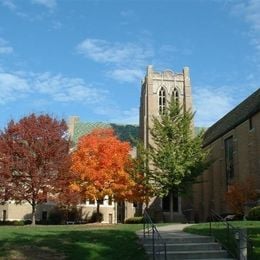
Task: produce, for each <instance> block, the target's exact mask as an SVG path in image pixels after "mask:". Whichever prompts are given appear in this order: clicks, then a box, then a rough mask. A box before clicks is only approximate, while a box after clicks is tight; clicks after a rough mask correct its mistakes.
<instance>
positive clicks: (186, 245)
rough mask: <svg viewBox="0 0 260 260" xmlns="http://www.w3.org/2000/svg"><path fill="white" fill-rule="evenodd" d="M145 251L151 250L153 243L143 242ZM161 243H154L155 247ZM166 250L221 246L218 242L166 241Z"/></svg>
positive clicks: (195, 249) (202, 248)
mask: <svg viewBox="0 0 260 260" xmlns="http://www.w3.org/2000/svg"><path fill="white" fill-rule="evenodd" d="M143 245H144V247H145V249H147V251H152V247H153V245H152V244H151V243H144V244H143ZM163 246H164V245H163V244H156V247H163ZM166 248H167V251H189V250H194V251H201V250H220V249H221V246H220V245H219V244H218V243H214V242H212V243H184V244H175V243H167V244H166Z"/></svg>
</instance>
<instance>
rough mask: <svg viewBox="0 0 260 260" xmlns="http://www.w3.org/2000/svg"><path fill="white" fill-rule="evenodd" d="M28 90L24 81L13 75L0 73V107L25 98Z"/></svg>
mask: <svg viewBox="0 0 260 260" xmlns="http://www.w3.org/2000/svg"><path fill="white" fill-rule="evenodd" d="M30 90H31V89H30V85H29V84H28V82H27V81H26V80H25V79H23V78H21V77H20V76H18V75H15V74H11V73H4V72H0V105H4V104H6V103H8V102H11V101H15V100H16V99H17V98H22V97H25V96H26V95H27V94H28V93H29V92H30Z"/></svg>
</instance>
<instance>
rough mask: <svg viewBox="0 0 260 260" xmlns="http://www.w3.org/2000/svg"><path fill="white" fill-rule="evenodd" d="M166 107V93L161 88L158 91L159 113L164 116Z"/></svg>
mask: <svg viewBox="0 0 260 260" xmlns="http://www.w3.org/2000/svg"><path fill="white" fill-rule="evenodd" d="M165 106H166V92H165V89H164V88H163V87H161V89H160V91H159V113H160V114H164V112H165Z"/></svg>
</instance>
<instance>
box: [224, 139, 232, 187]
mask: <svg viewBox="0 0 260 260" xmlns="http://www.w3.org/2000/svg"><path fill="white" fill-rule="evenodd" d="M233 150H234V148H233V136H231V137H229V138H227V139H226V140H225V161H226V183H227V185H230V184H231V181H232V179H233V178H234V161H233Z"/></svg>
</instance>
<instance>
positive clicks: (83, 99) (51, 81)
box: [0, 72, 106, 105]
mask: <svg viewBox="0 0 260 260" xmlns="http://www.w3.org/2000/svg"><path fill="white" fill-rule="evenodd" d="M0 90H1V91H0V104H1V105H3V104H7V103H9V102H12V101H15V100H19V99H22V98H25V97H28V96H29V95H31V96H32V97H34V98H35V97H36V98H37V97H38V98H39V97H40V98H41V99H42V98H43V97H44V98H46V99H48V100H49V101H55V102H60V103H68V102H80V103H82V104H94V103H97V102H100V101H101V100H102V99H103V98H104V97H105V95H106V92H105V91H103V90H98V89H96V88H94V87H92V86H90V85H87V84H86V83H85V81H84V80H83V79H81V78H68V77H64V76H63V75H51V74H50V73H42V74H36V73H25V72H22V73H21V72H20V73H7V72H0Z"/></svg>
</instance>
